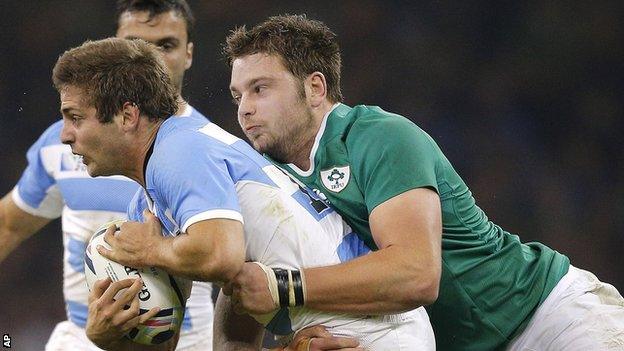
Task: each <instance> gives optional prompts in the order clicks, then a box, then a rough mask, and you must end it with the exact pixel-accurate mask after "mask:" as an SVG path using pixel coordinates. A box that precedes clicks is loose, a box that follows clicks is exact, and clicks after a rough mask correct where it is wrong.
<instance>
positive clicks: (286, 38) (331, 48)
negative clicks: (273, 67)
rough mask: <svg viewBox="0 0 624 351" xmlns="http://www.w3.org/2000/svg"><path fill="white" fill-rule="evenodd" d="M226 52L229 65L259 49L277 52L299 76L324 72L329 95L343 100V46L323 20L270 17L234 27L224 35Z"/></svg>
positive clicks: (295, 74) (288, 67)
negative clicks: (341, 87)
mask: <svg viewBox="0 0 624 351" xmlns="http://www.w3.org/2000/svg"><path fill="white" fill-rule="evenodd" d="M223 53H224V55H225V56H226V58H227V60H228V64H229V65H230V67H231V66H232V63H233V62H234V60H236V59H237V58H239V57H243V56H247V55H252V54H256V53H265V54H269V55H278V56H280V57H281V58H282V60H283V62H284V64H285V66H286V69H288V70H289V71H290V72H291V73H292V74H293V75H294V76H295V77H297V78H298V79H301V80H303V79H305V78H306V77H307V76H308V75H310V74H312V73H314V72H317V71H318V72H321V73H323V75H325V79H326V81H327V95H328V98H329V100H331V101H332V102H341V101H342V93H341V92H340V67H341V60H340V48H339V46H338V42H337V41H336V34H334V32H332V31H331V30H330V29H329V28H328V27H327V26H326V25H325V24H324V23H323V22H320V21H316V20H311V19H308V18H307V17H306V16H305V15H282V16H273V17H269V18H268V19H267V20H266V21H264V22H262V23H260V24H258V25H256V26H254V27H253V28H251V29H249V30H247V28H246V27H245V26H242V27H238V28H236V29H234V30H233V31H232V32H231V33H230V35H228V37H227V38H226V39H225V44H224V45H223Z"/></svg>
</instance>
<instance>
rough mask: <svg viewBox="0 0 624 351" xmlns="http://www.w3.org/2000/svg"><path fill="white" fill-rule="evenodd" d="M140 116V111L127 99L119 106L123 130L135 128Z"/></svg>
mask: <svg viewBox="0 0 624 351" xmlns="http://www.w3.org/2000/svg"><path fill="white" fill-rule="evenodd" d="M140 118H141V111H140V110H139V107H138V106H137V105H136V104H135V103H134V102H130V101H127V102H125V103H124V104H123V106H122V107H121V123H122V128H123V129H124V130H128V131H129V130H133V129H136V128H137V126H138V125H139V119H140Z"/></svg>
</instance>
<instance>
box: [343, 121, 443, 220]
mask: <svg viewBox="0 0 624 351" xmlns="http://www.w3.org/2000/svg"><path fill="white" fill-rule="evenodd" d="M347 147H348V150H349V158H350V161H351V167H352V169H353V171H354V175H355V177H356V181H357V182H358V184H359V186H360V188H361V189H362V191H363V194H364V198H365V202H366V207H367V209H368V212H369V213H370V212H372V210H373V209H374V208H375V207H377V206H378V205H379V204H381V203H383V202H384V201H386V200H388V199H391V198H393V197H395V196H397V195H400V194H401V193H404V192H406V191H408V190H411V189H415V188H423V187H426V188H431V189H433V190H435V191H436V192H438V185H437V181H436V167H437V157H438V155H439V153H440V151H439V149H438V147H437V145H436V144H435V142H434V141H433V140H432V139H431V137H429V135H427V134H426V133H425V132H424V131H423V130H422V129H420V128H419V127H418V126H416V125H415V124H413V123H412V122H410V121H409V120H407V119H406V118H404V117H402V116H398V115H390V116H388V115H385V116H383V118H382V117H381V116H376V115H374V114H373V115H368V116H366V117H364V118H360V119H358V120H357V121H356V122H355V123H354V124H353V126H352V128H351V130H350V131H349V134H348V137H347Z"/></svg>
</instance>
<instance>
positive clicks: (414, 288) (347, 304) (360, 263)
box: [304, 246, 440, 314]
mask: <svg viewBox="0 0 624 351" xmlns="http://www.w3.org/2000/svg"><path fill="white" fill-rule="evenodd" d="M427 256H428V255H424V256H420V257H419V256H418V254H417V253H416V252H415V251H414V250H413V249H410V247H398V246H390V247H387V248H385V249H382V250H379V251H376V252H372V253H370V254H368V255H365V256H362V257H359V258H357V259H354V260H352V261H349V262H345V263H342V264H339V265H334V266H328V267H318V268H310V269H305V270H304V274H305V280H306V301H305V305H306V307H308V308H312V309H316V310H322V311H327V312H346V313H363V314H383V313H398V312H403V311H407V310H411V309H414V308H416V307H419V306H422V305H428V304H431V303H432V302H433V301H435V299H436V298H437V288H438V281H439V274H440V268H439V264H437V262H439V261H438V260H436V259H433V258H432V257H427Z"/></svg>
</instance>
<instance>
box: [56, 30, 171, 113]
mask: <svg viewBox="0 0 624 351" xmlns="http://www.w3.org/2000/svg"><path fill="white" fill-rule="evenodd" d="M52 81H53V82H54V87H55V88H56V90H58V91H59V92H61V90H62V89H63V88H65V87H67V86H73V87H77V88H79V89H81V90H82V91H83V92H84V94H85V96H86V98H87V101H86V103H88V104H89V105H91V106H94V107H95V108H96V109H97V111H98V120H99V121H100V122H102V123H107V122H110V121H111V120H112V118H113V116H114V115H115V114H116V113H118V112H119V111H120V110H121V109H122V107H123V105H124V104H125V103H126V102H132V103H134V104H136V105H137V106H138V107H139V110H140V111H141V114H142V115H146V116H147V117H148V118H149V119H150V120H153V119H166V118H169V117H170V116H171V115H173V114H175V112H176V110H177V99H178V93H177V91H176V89H175V87H174V86H173V83H172V82H171V78H170V77H169V71H168V70H167V67H166V66H165V63H164V61H163V59H162V55H161V54H160V52H159V51H158V49H157V48H156V46H154V45H152V44H150V43H148V42H146V41H143V40H139V39H137V40H125V39H119V38H108V39H103V40H98V41H86V42H84V43H83V44H82V45H80V46H79V47H76V48H73V49H71V50H68V51H65V53H63V55H61V57H59V59H58V61H56V65H54V69H53V71H52Z"/></svg>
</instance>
